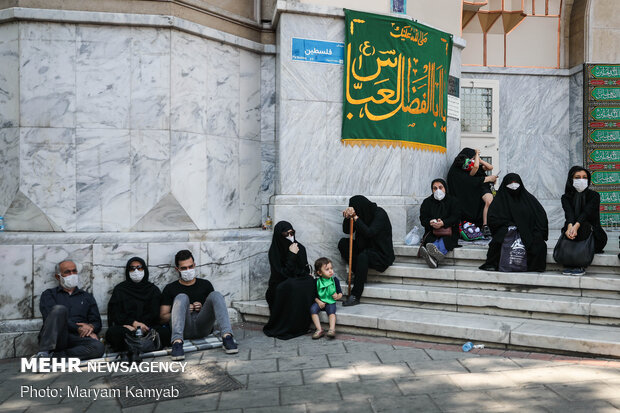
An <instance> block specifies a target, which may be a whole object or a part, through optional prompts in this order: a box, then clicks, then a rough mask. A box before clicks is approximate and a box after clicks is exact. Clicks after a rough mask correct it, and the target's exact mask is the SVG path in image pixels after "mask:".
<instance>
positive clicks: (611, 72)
mask: <svg viewBox="0 0 620 413" xmlns="http://www.w3.org/2000/svg"><path fill="white" fill-rule="evenodd" d="M590 74H591V75H592V76H594V77H596V78H600V77H610V78H620V66H619V65H596V66H593V67H592V68H591V69H590Z"/></svg>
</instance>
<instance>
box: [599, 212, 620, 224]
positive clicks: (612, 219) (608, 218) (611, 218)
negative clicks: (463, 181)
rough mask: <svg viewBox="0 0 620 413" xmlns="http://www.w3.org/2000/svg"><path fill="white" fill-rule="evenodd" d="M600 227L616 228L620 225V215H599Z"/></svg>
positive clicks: (612, 213) (613, 213) (614, 213)
mask: <svg viewBox="0 0 620 413" xmlns="http://www.w3.org/2000/svg"><path fill="white" fill-rule="evenodd" d="M601 225H604V226H606V227H617V226H618V225H620V214H618V213H616V212H611V213H601Z"/></svg>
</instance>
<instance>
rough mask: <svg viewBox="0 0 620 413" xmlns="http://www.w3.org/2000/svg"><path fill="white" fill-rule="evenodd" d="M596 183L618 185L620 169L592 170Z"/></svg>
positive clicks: (593, 179)
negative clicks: (607, 170)
mask: <svg viewBox="0 0 620 413" xmlns="http://www.w3.org/2000/svg"><path fill="white" fill-rule="evenodd" d="M592 183H593V184H594V185H617V184H620V171H609V172H599V171H595V172H592Z"/></svg>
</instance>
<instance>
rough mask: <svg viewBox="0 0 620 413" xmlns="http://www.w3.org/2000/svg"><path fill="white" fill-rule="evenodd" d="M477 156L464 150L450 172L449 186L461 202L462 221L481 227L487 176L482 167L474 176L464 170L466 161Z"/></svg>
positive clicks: (453, 194)
mask: <svg viewBox="0 0 620 413" xmlns="http://www.w3.org/2000/svg"><path fill="white" fill-rule="evenodd" d="M475 156H476V151H475V150H473V149H471V148H464V149H463V150H462V151H461V152H460V153H459V154H458V155H457V157H456V158H455V159H454V162H453V163H452V166H450V170H448V186H449V187H450V191H451V193H452V196H453V197H455V198H456V199H457V200H458V202H459V208H460V212H461V219H462V220H465V221H470V222H473V223H475V224H476V225H478V226H480V225H481V224H482V211H483V210H484V201H483V200H482V195H483V193H484V185H487V186H488V185H489V184H488V183H485V182H484V180H485V178H486V174H485V172H484V170H483V168H482V167H480V168H479V169H478V172H476V174H475V175H474V176H470V175H469V172H468V171H466V170H464V169H463V163H464V162H465V159H468V158H469V159H472V158H474V157H475Z"/></svg>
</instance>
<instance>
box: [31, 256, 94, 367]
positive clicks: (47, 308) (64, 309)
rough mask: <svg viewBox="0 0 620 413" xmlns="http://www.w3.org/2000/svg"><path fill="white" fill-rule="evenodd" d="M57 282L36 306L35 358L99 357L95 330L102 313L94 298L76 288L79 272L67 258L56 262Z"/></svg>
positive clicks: (45, 292) (84, 358)
mask: <svg viewBox="0 0 620 413" xmlns="http://www.w3.org/2000/svg"><path fill="white" fill-rule="evenodd" d="M54 276H55V277H56V279H57V280H58V282H59V285H58V286H57V287H54V288H49V289H47V290H45V291H43V294H41V301H40V303H39V308H40V309H41V315H42V316H43V328H42V329H41V332H40V333H39V352H38V353H37V354H36V355H35V356H34V357H54V358H61V357H78V358H80V359H81V360H87V359H91V358H96V357H101V356H102V355H103V351H104V345H103V343H101V342H100V341H99V338H98V337H97V333H98V332H99V331H100V330H101V316H100V315H99V309H98V308H97V302H96V301H95V298H94V297H93V296H92V295H91V294H90V293H88V292H86V291H84V290H82V289H80V288H78V281H79V277H78V271H77V267H76V265H75V263H74V262H73V261H71V260H69V259H67V260H64V261H62V262H60V263H59V264H57V265H56V273H55V275H54Z"/></svg>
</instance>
